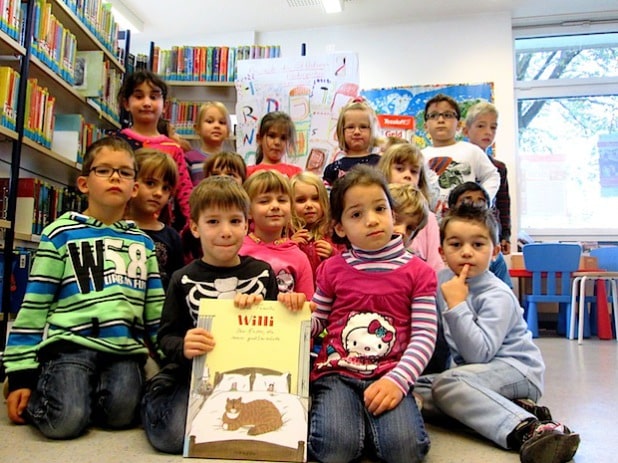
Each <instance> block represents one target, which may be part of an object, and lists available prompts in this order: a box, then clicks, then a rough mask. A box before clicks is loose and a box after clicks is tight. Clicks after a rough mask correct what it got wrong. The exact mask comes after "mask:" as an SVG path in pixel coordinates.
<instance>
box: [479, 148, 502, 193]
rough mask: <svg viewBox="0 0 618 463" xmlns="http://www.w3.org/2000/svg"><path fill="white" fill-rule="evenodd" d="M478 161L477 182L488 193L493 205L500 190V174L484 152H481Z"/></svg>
mask: <svg viewBox="0 0 618 463" xmlns="http://www.w3.org/2000/svg"><path fill="white" fill-rule="evenodd" d="M479 150H480V148H479ZM478 159H479V160H478V166H477V167H478V170H477V172H476V181H477V182H479V183H480V184H481V186H482V187H483V188H484V189H485V191H487V194H488V195H489V199H490V203H493V200H494V198H495V197H496V193H498V188H500V174H499V173H498V169H496V166H494V165H493V163H492V162H491V161H490V160H489V157H488V156H487V155H486V154H485V153H484V152H483V151H482V150H480V153H479V158H478ZM489 205H491V204H489Z"/></svg>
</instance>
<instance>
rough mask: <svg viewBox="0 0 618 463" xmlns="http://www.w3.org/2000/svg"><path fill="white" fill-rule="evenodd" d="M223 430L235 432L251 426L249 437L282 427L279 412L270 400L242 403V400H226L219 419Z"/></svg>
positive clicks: (248, 432)
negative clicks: (223, 410)
mask: <svg viewBox="0 0 618 463" xmlns="http://www.w3.org/2000/svg"><path fill="white" fill-rule="evenodd" d="M221 421H222V422H223V429H226V430H228V431H235V430H237V429H239V428H241V427H243V426H251V428H249V430H248V431H247V434H248V435H250V436H257V435H259V434H264V433H267V432H271V431H276V430H277V429H279V428H280V427H281V426H283V420H282V418H281V412H280V411H279V409H277V407H276V406H275V405H274V404H273V403H272V402H271V401H270V400H265V399H261V400H252V401H251V402H243V401H242V398H240V397H239V398H237V399H227V402H226V404H225V412H224V413H223V416H222V417H221Z"/></svg>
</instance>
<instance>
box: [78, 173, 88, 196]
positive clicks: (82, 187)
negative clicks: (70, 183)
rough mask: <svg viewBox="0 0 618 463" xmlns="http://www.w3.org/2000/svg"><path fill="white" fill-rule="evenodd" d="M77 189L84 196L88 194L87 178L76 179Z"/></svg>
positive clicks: (82, 176)
mask: <svg viewBox="0 0 618 463" xmlns="http://www.w3.org/2000/svg"><path fill="white" fill-rule="evenodd" d="M77 188H78V189H79V191H80V192H81V193H83V194H85V195H87V194H88V177H86V176H84V175H80V176H79V177H77Z"/></svg>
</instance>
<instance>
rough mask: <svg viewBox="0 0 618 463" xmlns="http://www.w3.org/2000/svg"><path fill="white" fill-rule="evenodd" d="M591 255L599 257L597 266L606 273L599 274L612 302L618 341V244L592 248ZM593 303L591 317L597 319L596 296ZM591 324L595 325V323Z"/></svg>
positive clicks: (614, 327) (614, 328) (614, 330)
mask: <svg viewBox="0 0 618 463" xmlns="http://www.w3.org/2000/svg"><path fill="white" fill-rule="evenodd" d="M590 255H591V256H592V257H596V259H597V267H598V268H600V269H603V270H604V271H605V272H608V273H605V274H599V276H598V277H597V278H598V279H601V280H604V283H605V286H606V294H607V300H608V302H612V312H613V315H614V317H613V318H614V325H613V335H614V337H616V340H617V341H618V336H616V331H618V307H616V306H617V305H618V303H617V302H616V301H617V299H616V298H617V297H618V295H617V293H618V277H617V276H616V274H617V273H618V246H607V247H602V248H597V249H592V250H591V251H590ZM593 301H594V302H593V304H592V308H591V313H590V318H591V319H595V318H596V316H597V311H596V309H597V307H596V303H595V302H596V298H593ZM591 325H593V326H594V324H593V323H591Z"/></svg>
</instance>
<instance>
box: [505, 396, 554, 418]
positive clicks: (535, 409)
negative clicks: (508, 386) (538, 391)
mask: <svg viewBox="0 0 618 463" xmlns="http://www.w3.org/2000/svg"><path fill="white" fill-rule="evenodd" d="M513 402H515V404H516V405H517V406H518V407H520V408H523V409H524V410H526V411H527V412H528V413H532V414H533V415H534V416H536V419H537V420H539V421H552V419H553V418H552V417H551V412H550V411H549V408H547V407H544V406H542V405H537V404H536V402H534V400H531V399H515V400H513Z"/></svg>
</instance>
